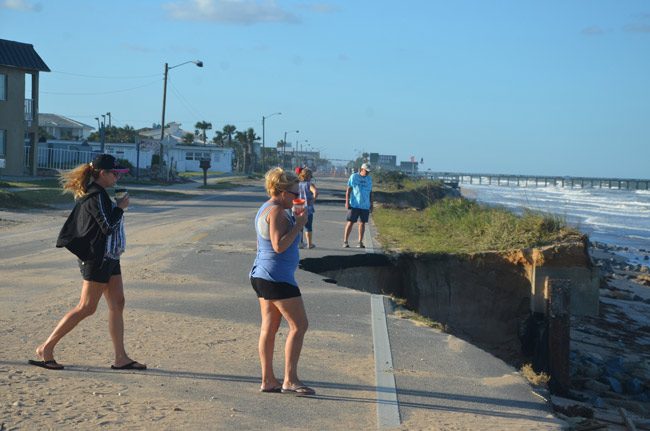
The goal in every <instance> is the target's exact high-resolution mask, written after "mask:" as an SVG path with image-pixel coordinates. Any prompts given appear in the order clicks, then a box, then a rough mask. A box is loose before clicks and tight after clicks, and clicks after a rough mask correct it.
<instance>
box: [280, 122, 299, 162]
mask: <svg viewBox="0 0 650 431" xmlns="http://www.w3.org/2000/svg"><path fill="white" fill-rule="evenodd" d="M287 133H300V130H296V131H293V130H290V131H288V132H284V147H282V167H284V162H285V160H284V159H285V156H286V155H287Z"/></svg>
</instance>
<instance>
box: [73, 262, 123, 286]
mask: <svg viewBox="0 0 650 431" xmlns="http://www.w3.org/2000/svg"><path fill="white" fill-rule="evenodd" d="M77 262H78V263H79V271H80V272H81V276H82V277H83V279H84V280H86V281H94V282H96V283H108V280H110V279H111V277H112V276H114V275H120V274H122V270H121V268H120V261H119V260H115V259H104V260H102V261H101V262H99V261H96V260H87V261H82V260H80V259H77Z"/></svg>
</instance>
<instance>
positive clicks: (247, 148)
mask: <svg viewBox="0 0 650 431" xmlns="http://www.w3.org/2000/svg"><path fill="white" fill-rule="evenodd" d="M235 136H236V139H237V142H239V143H240V144H241V146H242V153H243V154H242V165H243V166H242V170H243V171H244V173H249V171H251V170H252V169H251V168H252V165H253V163H252V161H253V160H252V158H253V143H254V142H255V140H256V139H259V136H257V135H256V134H255V130H254V129H253V128H252V127H249V128H248V129H247V130H246V131H245V132H237V134H236V135H235Z"/></svg>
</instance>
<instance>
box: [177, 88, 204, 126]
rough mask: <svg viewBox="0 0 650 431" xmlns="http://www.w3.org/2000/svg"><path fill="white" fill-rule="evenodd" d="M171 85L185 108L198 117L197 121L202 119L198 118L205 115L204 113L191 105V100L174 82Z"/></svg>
mask: <svg viewBox="0 0 650 431" xmlns="http://www.w3.org/2000/svg"><path fill="white" fill-rule="evenodd" d="M169 85H170V86H171V88H172V91H173V92H174V94H175V95H176V96H177V97H178V98H179V99H180V101H181V103H182V104H183V105H184V106H185V109H187V111H188V112H189V113H190V114H191V115H194V116H195V117H196V118H197V121H201V120H198V118H201V117H205V116H204V115H203V113H202V112H199V111H198V110H197V109H195V108H194V107H193V106H191V104H190V102H189V101H188V100H187V99H186V98H185V97H184V96H183V95H182V94H181V92H180V91H179V90H178V88H176V86H175V85H174V84H172V83H171V82H170V83H169Z"/></svg>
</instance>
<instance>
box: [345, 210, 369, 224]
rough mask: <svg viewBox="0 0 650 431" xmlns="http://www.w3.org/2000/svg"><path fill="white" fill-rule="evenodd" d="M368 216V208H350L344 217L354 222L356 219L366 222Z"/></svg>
mask: <svg viewBox="0 0 650 431" xmlns="http://www.w3.org/2000/svg"><path fill="white" fill-rule="evenodd" d="M369 217H370V210H362V209H359V208H352V207H350V209H349V210H348V215H347V217H346V218H345V219H346V220H347V221H351V222H352V223H354V222H356V221H357V220H359V219H361V223H368V218H369Z"/></svg>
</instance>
